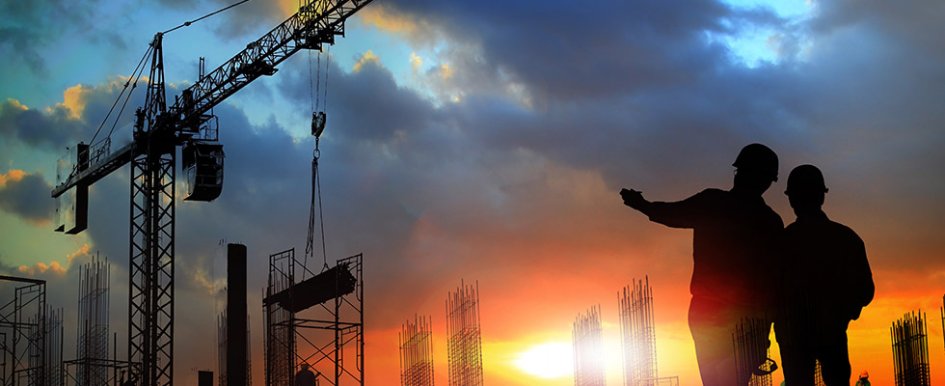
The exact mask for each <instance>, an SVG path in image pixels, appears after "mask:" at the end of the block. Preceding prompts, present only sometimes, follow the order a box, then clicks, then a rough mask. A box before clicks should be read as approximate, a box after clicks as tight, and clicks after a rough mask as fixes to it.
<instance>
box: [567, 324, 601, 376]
mask: <svg viewBox="0 0 945 386" xmlns="http://www.w3.org/2000/svg"><path fill="white" fill-rule="evenodd" d="M571 339H572V341H573V344H574V385H575V386H604V385H605V383H606V378H605V377H604V346H603V340H602V336H601V322H600V306H594V307H591V309H589V310H588V311H587V312H586V313H581V314H578V316H577V318H575V319H574V325H573V328H572V330H571Z"/></svg>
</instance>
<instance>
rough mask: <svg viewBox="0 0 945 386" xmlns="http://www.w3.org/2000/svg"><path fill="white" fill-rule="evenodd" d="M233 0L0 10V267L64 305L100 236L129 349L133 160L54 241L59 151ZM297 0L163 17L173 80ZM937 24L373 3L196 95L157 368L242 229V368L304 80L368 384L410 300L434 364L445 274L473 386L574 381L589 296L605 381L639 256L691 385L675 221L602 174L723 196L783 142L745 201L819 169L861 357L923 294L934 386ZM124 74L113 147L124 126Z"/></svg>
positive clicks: (297, 154)
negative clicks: (622, 299) (82, 226)
mask: <svg viewBox="0 0 945 386" xmlns="http://www.w3.org/2000/svg"><path fill="white" fill-rule="evenodd" d="M226 4H228V2H225V1H218V0H199V1H181V0H158V1H152V2H146V3H140V2H132V1H126V0H119V1H101V0H92V1H84V2H72V1H65V0H48V1H43V2H13V1H6V0H4V1H2V2H0V15H2V16H0V57H2V58H4V59H3V61H2V62H0V229H2V230H3V232H2V233H0V234H2V236H0V273H2V274H12V275H18V276H28V277H36V278H42V279H45V280H48V282H49V289H48V291H49V301H50V303H51V304H52V305H54V306H57V307H62V308H63V309H64V310H65V316H66V324H67V326H74V324H75V318H76V305H75V289H76V288H77V287H76V283H77V281H78V280H77V271H78V269H77V267H78V266H79V265H80V264H82V263H84V262H87V261H89V260H90V259H91V258H92V256H95V255H98V256H101V257H104V258H107V259H108V260H109V261H110V262H111V264H112V276H111V277H112V283H111V291H112V295H111V299H112V304H111V309H112V310H113V312H112V315H111V328H112V331H114V332H117V333H118V335H119V345H120V346H121V347H123V345H124V344H125V339H126V338H125V335H124V334H126V333H127V329H126V324H127V321H126V320H125V313H126V307H127V302H125V301H124V300H123V299H127V281H128V276H127V267H128V226H129V213H128V212H129V209H128V208H129V204H128V195H129V185H128V178H129V172H128V170H127V167H125V168H122V169H120V170H119V171H116V172H115V173H113V174H112V175H110V176H108V177H106V178H104V179H102V180H101V181H99V182H97V183H96V184H95V185H94V186H93V187H92V188H91V193H90V219H89V229H88V230H87V231H85V232H83V233H82V234H79V235H76V236H66V235H62V234H60V233H55V232H52V228H53V224H54V223H55V221H56V220H55V207H56V204H55V201H54V200H53V199H51V198H49V192H50V190H51V189H52V186H53V185H55V183H56V174H57V162H58V160H59V159H60V158H61V157H62V155H63V154H64V153H65V151H66V148H67V147H68V146H72V145H74V144H75V143H77V142H79V141H89V140H90V139H91V138H92V136H93V133H94V132H95V130H96V128H98V127H99V125H100V124H101V123H102V122H103V119H104V117H105V116H106V113H107V112H108V110H109V108H110V107H111V106H112V103H113V102H114V101H115V100H116V98H117V96H118V94H119V92H120V91H121V89H122V87H123V85H124V84H125V83H126V82H127V81H128V79H129V76H130V75H131V74H132V69H133V68H134V67H135V65H136V64H137V63H138V61H139V60H140V58H141V56H142V55H143V54H144V52H145V50H146V48H147V44H148V43H149V42H150V40H151V39H152V37H153V35H154V33H155V32H158V31H163V30H167V29H169V28H172V27H174V26H176V25H179V24H181V23H183V22H184V21H187V20H191V19H194V18H197V17H199V16H201V15H204V14H206V13H209V12H211V11H213V10H216V9H219V8H221V7H223V6H225V5H226ZM297 6H298V4H297V2H296V1H290V0H280V1H264V0H252V1H250V2H248V3H246V4H244V5H240V6H238V7H236V8H234V9H232V10H230V11H227V12H224V13H222V14H219V15H217V16H215V17H213V18H210V19H207V20H205V21H202V22H199V23H196V24H193V25H192V26H190V27H187V28H183V29H180V30H177V31H175V32H172V33H170V34H168V35H167V36H166V37H165V39H164V47H165V53H164V55H165V63H166V64H165V66H166V79H167V82H168V94H169V95H176V93H178V92H179V90H180V89H181V88H183V87H186V86H187V85H189V84H192V83H193V81H194V80H195V79H196V76H197V63H198V58H200V57H205V58H206V63H207V66H208V68H210V69H212V68H215V67H216V66H218V65H220V64H222V63H223V62H224V61H226V60H227V59H229V58H230V57H231V56H232V55H234V54H235V53H236V52H238V51H239V50H241V49H243V48H244V47H245V45H246V44H247V43H248V42H250V41H253V40H255V39H256V38H257V37H258V36H260V35H262V34H264V33H266V32H267V31H269V30H270V29H271V28H272V27H274V26H275V25H277V24H278V23H279V22H281V21H282V20H284V19H285V18H287V17H288V16H289V15H291V14H292V13H293V12H295V10H294V9H296V8H297ZM943 19H945V3H942V2H938V1H930V0H926V1H912V0H909V1H902V2H895V3H893V2H888V1H882V0H858V1H854V0H837V1H816V0H807V1H764V0H738V1H735V0H731V1H698V2H690V3H687V4H686V5H685V6H680V5H678V4H676V3H674V2H665V1H651V0H628V1H620V2H610V1H598V0H592V1H586V2H573V1H543V2H540V5H539V4H538V3H536V2H530V1H518V0H513V1H505V2H490V1H475V2H474V1H431V0H377V1H374V2H372V3H371V4H369V5H368V6H367V7H366V8H365V9H364V10H362V11H361V12H359V13H358V14H357V15H356V16H355V17H353V18H352V19H350V20H349V21H348V23H347V25H346V31H345V32H346V36H345V37H343V38H339V39H338V40H337V41H336V44H335V45H334V46H332V47H331V48H330V49H328V50H326V51H325V52H323V53H321V54H320V55H319V54H316V53H307V52H301V53H298V54H296V55H295V56H293V57H291V58H290V59H288V60H287V61H286V62H284V63H283V64H282V65H281V66H280V68H279V71H278V72H277V73H276V74H275V75H274V76H272V77H264V78H261V79H259V80H257V81H255V82H254V83H253V84H251V85H249V86H248V87H246V88H245V89H243V90H241V91H240V92H238V93H237V94H235V95H234V96H232V97H230V98H229V99H228V100H227V101H226V102H224V103H223V104H221V105H219V106H217V107H216V108H215V110H214V112H215V114H216V115H217V116H218V117H219V120H220V126H221V130H220V140H221V142H222V143H223V145H224V149H225V151H226V169H225V173H226V180H225V186H224V190H223V194H222V196H221V197H220V198H219V199H217V200H215V201H213V202H210V203H195V202H189V201H179V202H177V211H176V215H177V218H176V220H177V225H176V232H177V246H176V251H177V256H176V262H175V264H176V278H177V279H176V280H177V286H176V288H175V291H176V295H175V296H176V297H175V299H176V315H177V320H176V325H175V326H176V327H175V332H176V335H175V339H176V341H175V342H176V343H175V349H176V352H175V355H176V362H175V366H176V367H175V368H176V370H175V381H176V382H177V383H180V384H186V383H191V384H193V383H196V381H195V380H196V370H197V369H211V370H216V369H215V367H216V359H215V358H216V348H215V347H216V339H215V337H216V324H215V323H216V322H215V321H216V315H217V313H218V312H220V311H221V310H222V309H223V302H222V299H223V297H222V296H221V295H220V290H221V288H222V285H223V278H224V274H225V262H224V255H225V252H224V250H225V248H224V247H223V245H225V243H226V242H240V243H244V244H246V245H247V247H248V250H249V254H250V259H249V260H250V261H249V264H250V267H249V272H250V277H249V289H250V290H249V305H250V307H249V308H250V324H251V326H252V341H251V343H250V345H251V347H252V355H253V358H254V360H255V362H254V367H253V374H252V376H253V380H254V383H255V384H257V385H260V384H263V379H264V378H263V366H262V365H261V360H262V349H263V343H262V330H261V327H262V326H263V322H262V316H261V299H260V295H259V294H260V293H261V291H262V288H264V286H265V279H266V278H265V276H266V275H265V270H266V262H267V259H268V256H269V255H270V254H272V253H276V252H279V251H283V250H286V249H289V248H296V251H297V252H298V253H299V254H301V253H302V250H303V249H304V245H305V239H306V234H307V216H306V214H307V210H308V209H309V193H310V192H309V189H310V184H311V182H310V169H309V168H310V162H311V157H312V147H313V141H312V139H311V137H310V136H309V117H310V116H311V113H312V106H313V105H314V104H315V102H316V101H314V100H313V99H315V98H313V94H316V93H315V92H314V90H313V87H312V86H311V84H312V81H313V80H314V79H318V80H319V82H318V84H319V88H318V90H319V91H320V92H321V93H322V96H320V97H319V98H318V100H317V103H318V104H320V105H322V106H324V109H325V110H326V112H327V116H328V125H327V129H326V132H325V134H324V137H323V139H322V141H321V144H320V151H321V159H320V173H321V183H322V194H323V204H324V207H323V214H324V219H325V235H326V244H325V247H326V250H327V252H328V253H327V255H328V260H329V261H330V262H331V261H334V260H335V259H338V258H343V257H347V256H351V255H354V254H357V253H363V254H364V265H365V268H364V272H365V280H364V284H365V291H366V300H365V303H366V308H367V311H366V312H365V318H366V320H365V324H366V369H365V371H366V374H367V375H366V376H367V383H368V384H372V385H392V384H397V383H398V380H399V378H398V377H399V375H398V374H399V363H398V359H397V352H398V351H397V350H398V341H397V334H398V332H399V331H400V329H401V327H402V325H403V324H404V323H405V322H406V321H407V320H412V318H413V317H414V316H415V315H429V316H431V317H432V321H433V330H434V348H435V352H436V354H437V355H436V356H435V358H434V361H435V375H436V381H437V383H438V384H446V380H447V378H446V376H447V368H446V364H447V363H446V338H445V315H444V302H445V299H446V295H447V293H448V292H449V291H451V290H455V288H456V287H457V286H459V285H460V282H461V281H465V282H466V283H477V284H478V287H479V291H480V311H481V315H482V317H481V328H482V344H483V353H484V354H483V361H484V375H485V381H486V384H489V385H534V384H547V385H567V384H571V383H572V382H573V381H572V378H571V377H572V374H571V369H570V366H571V358H570V355H571V354H570V342H571V325H572V323H573V322H574V319H575V317H576V316H577V315H578V314H579V313H582V312H585V311H586V310H588V309H590V308H591V307H594V306H597V305H599V306H600V307H601V314H602V319H603V322H604V324H603V330H604V338H605V339H604V340H605V342H606V343H605V352H606V353H607V357H608V358H609V359H608V360H607V374H608V380H609V383H610V384H617V383H618V382H620V375H619V369H620V364H619V363H620V362H619V354H618V352H619V351H618V350H619V345H618V343H617V334H618V331H619V324H618V314H617V299H616V295H617V292H618V291H619V290H620V288H622V287H623V286H625V285H628V284H630V282H631V280H633V279H635V278H636V279H639V278H643V277H645V276H646V277H648V278H649V282H650V284H651V286H652V287H653V289H654V292H655V314H656V323H657V328H656V333H657V339H658V344H657V349H658V361H659V371H660V374H661V375H664V376H674V375H675V376H679V379H680V382H681V384H682V385H697V384H698V383H699V382H698V368H697V365H696V362H695V354H694V351H693V346H692V340H691V336H690V335H689V331H688V327H687V323H686V320H687V319H686V313H687V307H688V301H689V294H688V283H689V277H690V275H691V273H692V257H691V256H692V254H691V253H692V251H691V237H692V234H691V232H690V231H686V230H678V229H669V228H666V227H663V226H660V225H657V224H654V223H651V222H649V221H648V220H647V219H646V218H645V217H644V216H642V215H640V214H639V213H636V212H634V211H632V210H630V209H628V208H626V207H624V206H623V205H622V202H621V200H620V198H619V196H618V194H617V192H618V191H619V190H620V189H621V188H622V187H628V188H635V189H638V190H641V191H643V193H644V195H645V196H646V197H648V198H650V199H655V200H666V201H671V200H678V199H682V198H685V197H688V196H689V195H691V194H694V193H696V192H699V191H701V190H702V189H704V188H706V187H717V188H723V189H726V188H729V187H730V186H731V182H732V170H733V168H732V167H731V163H732V162H733V161H734V158H735V156H736V154H737V153H738V150H739V149H741V147H743V146H744V145H746V144H749V143H753V142H760V143H764V144H766V145H768V146H769V147H771V148H772V149H774V150H775V151H776V152H777V153H778V155H779V157H780V162H781V167H780V175H781V176H782V178H781V179H780V182H777V183H775V184H774V185H773V186H772V188H771V189H769V190H768V192H767V193H766V194H765V196H764V198H765V200H766V202H767V203H768V204H769V205H770V206H771V207H772V208H773V209H774V210H775V211H777V212H778V213H779V214H780V215H781V216H782V218H784V220H785V223H790V222H792V221H793V220H794V215H793V213H792V212H791V210H790V207H789V205H788V203H787V199H786V197H785V196H784V194H783V193H782V192H783V191H784V181H785V180H786V178H784V177H786V176H787V174H788V172H789V171H790V169H791V168H793V167H794V166H796V165H800V164H805V163H810V164H814V165H817V166H819V167H820V168H821V170H823V172H824V175H825V178H826V182H827V186H828V188H829V189H830V191H829V193H828V194H827V198H826V205H825V211H826V212H827V213H828V215H829V216H830V217H831V218H832V219H834V220H835V221H838V222H841V223H843V224H846V225H848V226H849V227H851V228H852V229H854V230H855V231H856V232H857V233H858V234H859V235H860V236H861V238H862V239H863V240H864V242H865V244H866V248H867V254H868V256H869V260H870V264H871V266H872V269H873V275H874V280H875V282H876V298H875V299H874V300H873V302H872V304H870V305H869V306H868V307H866V308H865V310H864V311H863V314H862V316H861V318H860V319H859V320H857V321H855V322H853V323H852V324H851V326H850V330H849V337H850V352H851V362H852V366H853V370H854V373H855V374H856V373H859V372H860V371H862V370H868V371H869V372H870V374H871V379H872V380H873V381H874V383H876V384H892V383H893V369H892V352H891V348H890V340H889V326H890V325H891V323H892V321H893V320H895V319H896V318H899V317H901V316H902V315H903V314H905V313H907V312H910V311H912V310H919V309H921V310H922V311H923V312H928V318H929V326H930V327H929V331H928V332H929V351H930V358H931V368H932V370H931V374H932V381H933V382H934V383H942V382H945V347H943V334H942V329H941V324H940V323H939V319H940V314H939V308H940V307H942V294H943V292H945V290H943V288H945V259H942V253H943V251H945V239H943V238H942V237H941V235H942V233H943V230H945V220H943V219H945V204H943V203H942V199H941V198H942V197H943V196H945V179H943V178H942V172H941V166H942V165H945V153H943V152H942V151H941V148H942V146H943V145H945V130H942V127H943V126H945V88H943V87H941V85H942V84H943V82H945V42H943V40H942V39H941V38H940V37H941V36H943V35H945V24H943V23H941V20H943ZM312 68H320V70H318V71H316V70H314V69H312ZM325 84H327V86H325ZM142 86H143V84H142ZM143 88H144V87H138V88H136V91H135V94H133V97H132V98H131V99H132V101H131V103H130V104H129V107H128V108H127V110H126V111H125V113H124V114H123V115H122V116H121V119H119V120H118V121H117V122H116V124H115V129H114V132H113V134H112V135H111V138H112V142H113V145H112V146H113V148H114V147H118V146H120V145H121V144H124V143H127V142H128V141H129V140H130V138H131V135H130V129H129V125H130V122H131V118H130V117H131V115H132V114H131V111H133V107H136V106H139V105H141V104H142V103H143V98H144V97H143ZM111 125H112V122H111V121H109V122H108V125H107V126H105V127H106V130H107V129H108V128H110V127H111ZM100 135H104V133H103V134H100ZM179 175H180V176H183V174H180V173H179ZM182 180H183V179H180V180H179V181H178V182H179V183H180V184H182V183H183V182H182ZM180 186H181V187H180V188H179V189H178V191H182V189H183V187H182V186H183V185H180ZM318 263H320V262H317V263H315V264H318ZM8 289H9V288H8V287H2V286H0V291H7V290H8ZM0 293H3V295H0V296H5V297H7V296H10V295H8V294H9V293H10V292H9V291H7V292H0ZM0 300H6V298H0ZM74 334H75V333H74V332H71V331H70V330H69V329H68V328H67V329H66V342H67V346H66V357H67V359H69V358H70V354H71V353H72V351H70V350H72V349H71V348H70V346H69V345H68V344H69V342H72V341H74V339H75V338H74V336H75V335H74ZM208 337H209V338H208ZM773 351H774V353H773V355H774V356H775V357H776V359H778V358H779V357H778V355H777V347H776V346H775V347H774V348H773ZM535 353H541V354H535ZM535 358H539V359H537V360H536V359H535ZM255 363H259V365H255ZM535 363H539V364H541V363H544V364H545V366H538V365H535ZM536 366H537V367H536ZM780 378H781V375H780V373H776V374H775V380H776V382H780Z"/></svg>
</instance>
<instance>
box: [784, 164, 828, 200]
mask: <svg viewBox="0 0 945 386" xmlns="http://www.w3.org/2000/svg"><path fill="white" fill-rule="evenodd" d="M802 192H810V193H827V186H826V185H825V184H824V175H823V173H821V172H820V169H818V168H817V167H816V166H814V165H801V166H798V167H796V168H794V170H791V174H790V175H788V179H787V190H785V191H784V193H785V194H792V193H802Z"/></svg>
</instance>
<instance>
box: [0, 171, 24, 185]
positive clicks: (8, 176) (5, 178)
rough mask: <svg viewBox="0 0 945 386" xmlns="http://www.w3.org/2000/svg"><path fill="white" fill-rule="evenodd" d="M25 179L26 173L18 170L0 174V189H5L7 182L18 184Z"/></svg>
mask: <svg viewBox="0 0 945 386" xmlns="http://www.w3.org/2000/svg"><path fill="white" fill-rule="evenodd" d="M23 177H26V172H25V171H23V170H20V169H10V171H8V172H6V173H0V188H2V187H5V186H6V185H7V182H19V181H20V180H22V179H23Z"/></svg>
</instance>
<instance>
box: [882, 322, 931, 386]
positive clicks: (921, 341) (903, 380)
mask: <svg viewBox="0 0 945 386" xmlns="http://www.w3.org/2000/svg"><path fill="white" fill-rule="evenodd" d="M889 333H890V336H891V338H892V349H893V370H894V371H895V374H896V386H928V385H929V383H930V380H929V344H928V332H927V328H926V325H925V314H924V313H922V311H921V310H920V311H919V312H918V313H915V312H913V313H909V314H906V315H904V316H903V317H902V319H899V320H896V321H895V322H893V325H892V327H890V329H889Z"/></svg>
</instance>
